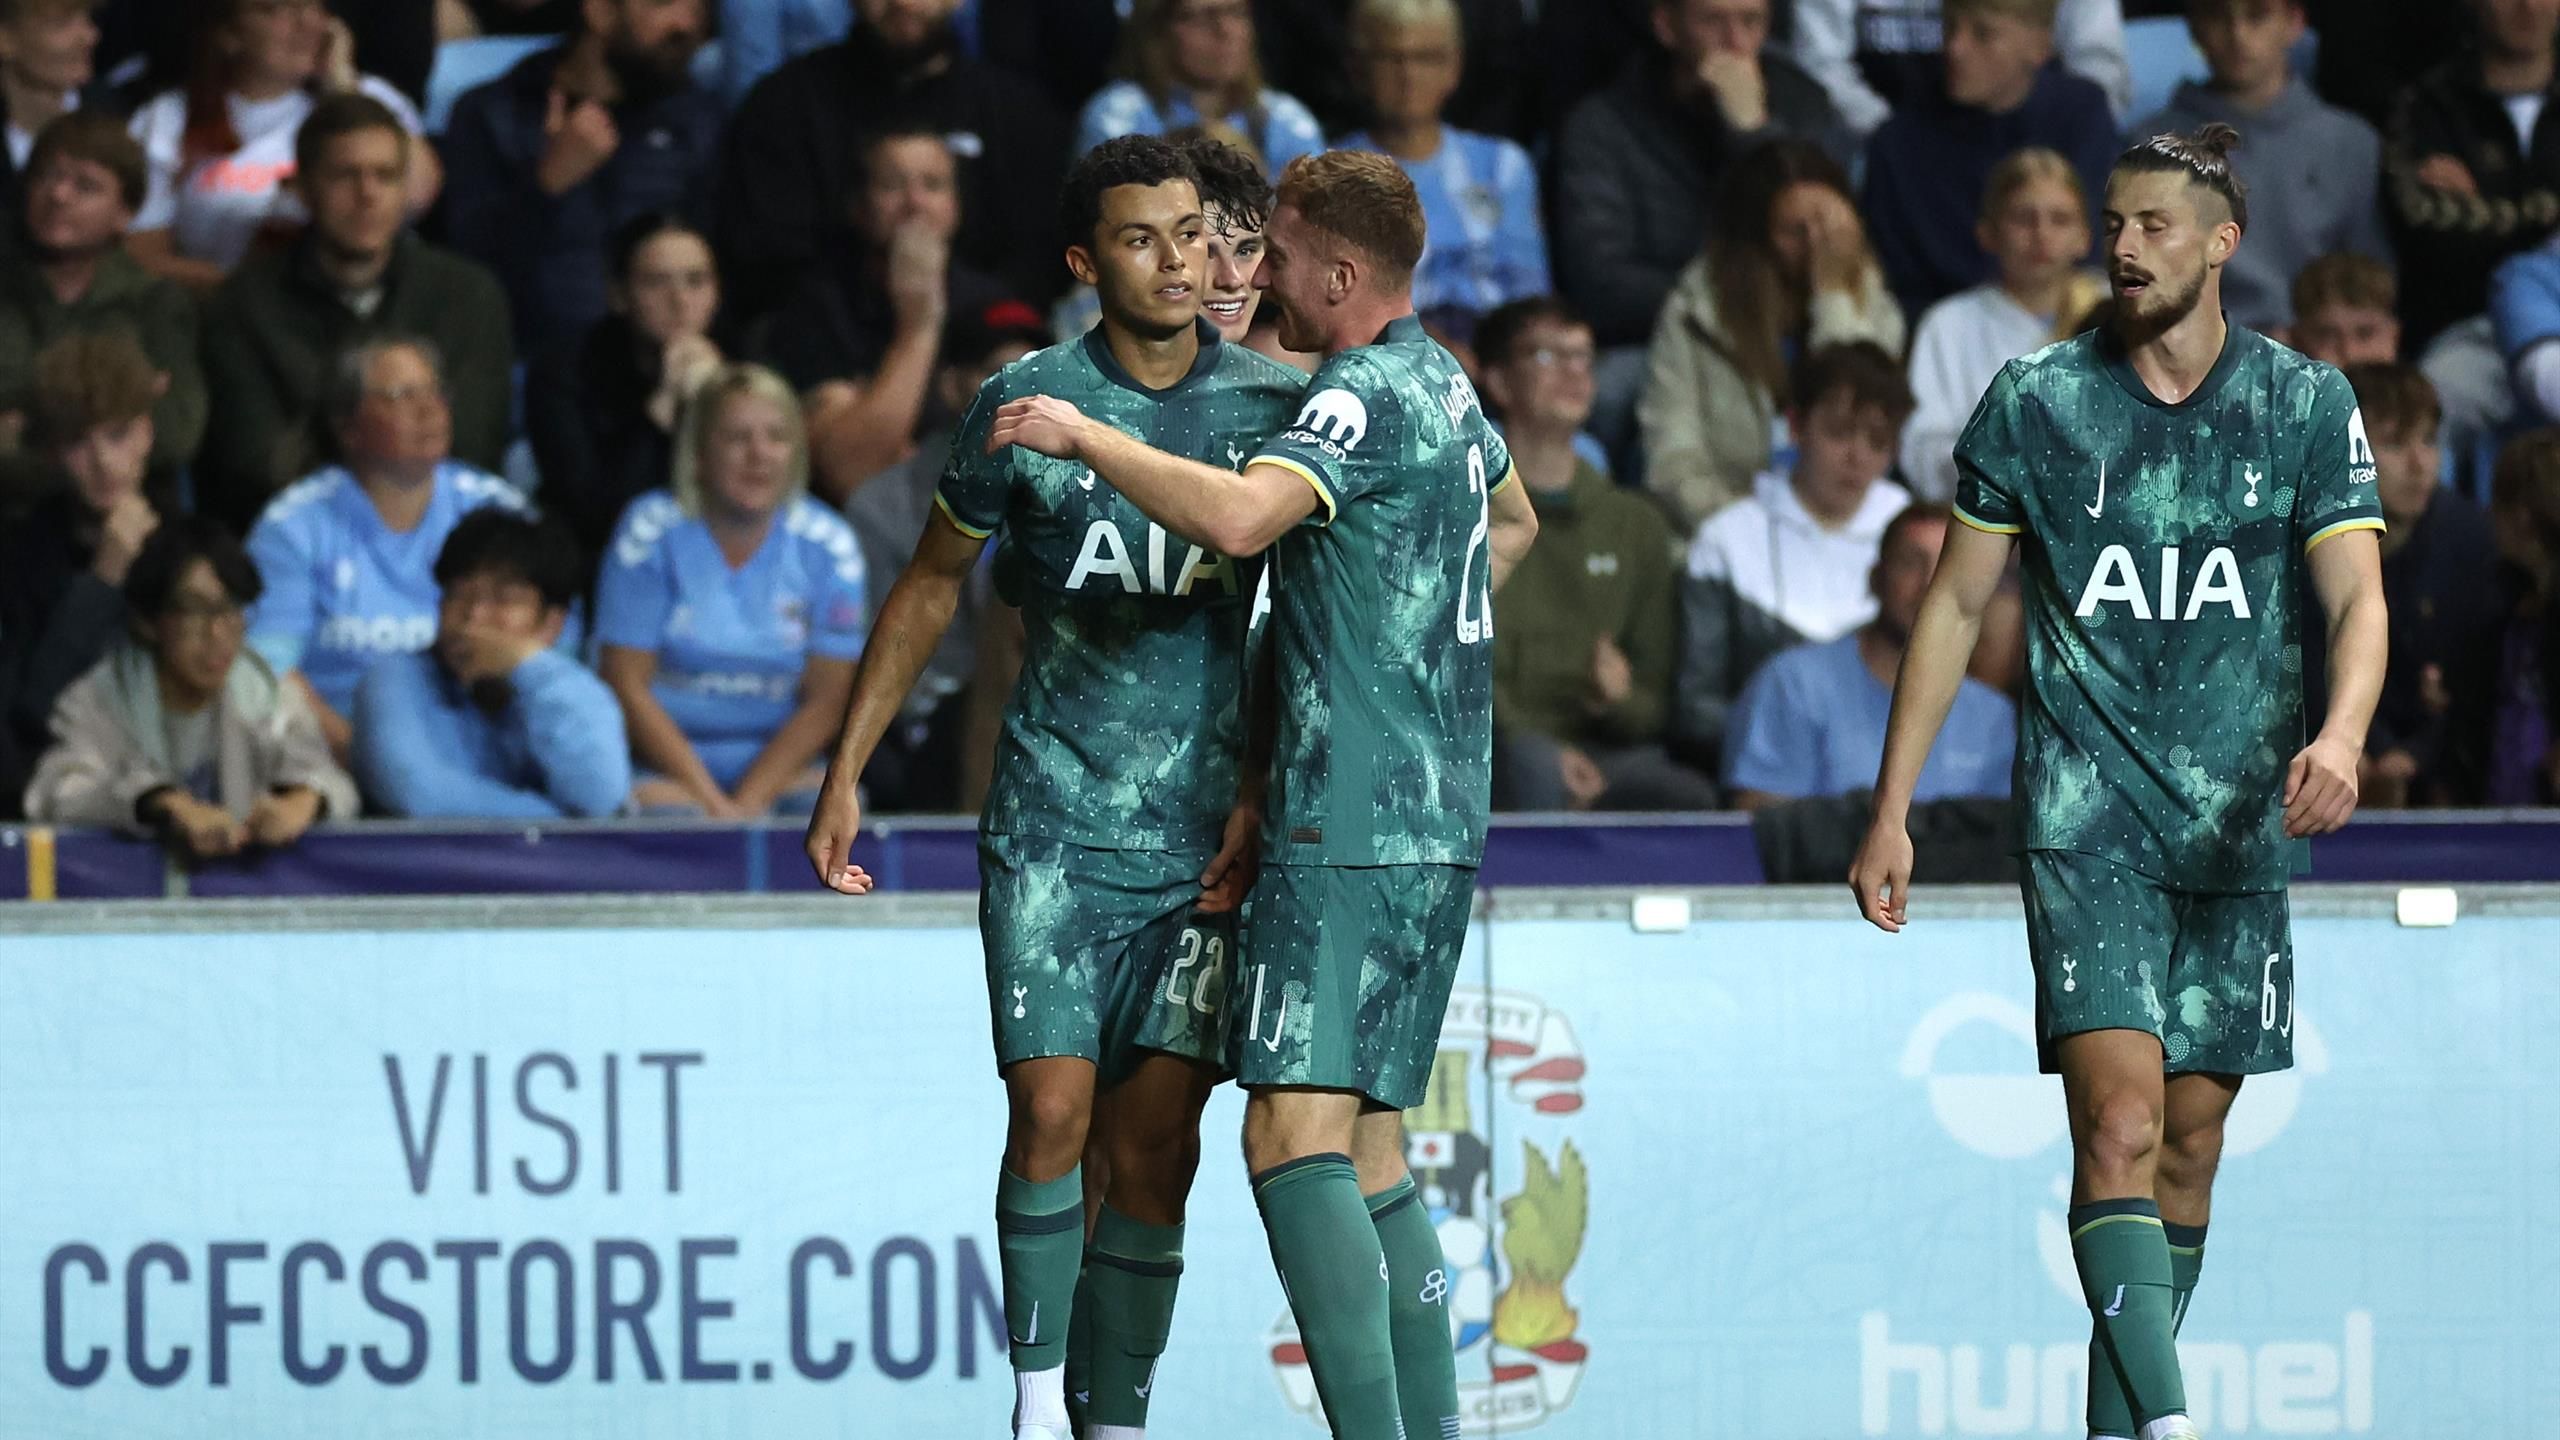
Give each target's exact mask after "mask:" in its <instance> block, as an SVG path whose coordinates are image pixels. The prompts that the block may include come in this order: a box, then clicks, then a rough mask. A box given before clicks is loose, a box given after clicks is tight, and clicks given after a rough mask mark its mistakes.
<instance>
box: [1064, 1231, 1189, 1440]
mask: <svg viewBox="0 0 2560 1440" xmlns="http://www.w3.org/2000/svg"><path fill="white" fill-rule="evenodd" d="M1085 1277H1086V1283H1087V1286H1088V1291H1089V1293H1090V1295H1091V1297H1092V1301H1093V1303H1092V1306H1091V1309H1092V1318H1093V1369H1092V1372H1091V1388H1090V1390H1089V1391H1088V1392H1087V1393H1088V1395H1089V1396H1090V1398H1089V1399H1088V1400H1087V1401H1086V1402H1085V1419H1086V1423H1088V1424H1091V1425H1125V1426H1128V1427H1130V1428H1132V1429H1144V1428H1145V1427H1146V1423H1147V1400H1148V1397H1150V1396H1151V1395H1153V1394H1154V1393H1155V1388H1156V1362H1157V1361H1158V1360H1160V1359H1162V1358H1163V1356H1164V1348H1165V1343H1166V1341H1167V1340H1169V1339H1170V1338H1171V1337H1172V1335H1173V1299H1174V1293H1175V1291H1176V1290H1178V1289H1179V1288H1180V1287H1181V1285H1182V1227H1181V1226H1179V1225H1150V1224H1147V1223H1146V1222H1145V1221H1142V1220H1132V1219H1130V1218H1129V1217H1128V1216H1126V1215H1123V1214H1121V1213H1120V1212H1119V1211H1117V1210H1114V1209H1112V1208H1111V1207H1110V1206H1109V1205H1105V1206H1103V1207H1102V1218H1101V1219H1100V1221H1098V1222H1097V1223H1096V1224H1095V1225H1094V1227H1093V1243H1092V1244H1091V1245H1090V1246H1089V1247H1087V1249H1086V1251H1085ZM1085 1311H1086V1307H1085V1305H1084V1304H1083V1303H1082V1302H1078V1304H1077V1307H1076V1320H1077V1323H1079V1324H1082V1323H1083V1322H1084V1320H1085Z"/></svg>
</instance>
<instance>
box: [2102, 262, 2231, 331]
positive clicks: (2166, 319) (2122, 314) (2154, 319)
mask: <svg viewBox="0 0 2560 1440" xmlns="http://www.w3.org/2000/svg"><path fill="white" fill-rule="evenodd" d="M2208 273H2210V272H2207V271H2202V270H2199V271H2197V272H2196V278H2195V279H2194V280H2192V281H2190V282H2188V284H2187V288H2186V289H2184V290H2181V291H2178V292H2176V293H2174V294H2171V295H2170V296H2169V297H2168V299H2167V301H2166V302H2165V303H2163V304H2161V305H2158V306H2156V307H2155V306H2150V305H2145V304H2143V303H2141V300H2135V301H2133V302H2132V303H2130V304H2128V303H2127V302H2126V301H2124V300H2123V299H2122V298H2118V299H2117V300H2116V301H2115V312H2116V335H2117V336H2118V338H2120V339H2122V340H2123V341H2124V343H2125V348H2127V349H2131V348H2132V347H2134V346H2136V345H2140V344H2143V343H2145V342H2147V341H2151V340H2156V339H2158V338H2160V337H2161V336H2163V335H2165V334H2167V333H2169V331H2171V330H2173V329H2175V328H2176V327H2177V325H2178V322H2179V321H2182V320H2184V319H2186V318H2187V317H2188V316H2190V315H2193V314H2194V313H2196V306H2197V305H2198V304H2199V303H2201V302H2202V301H2203V299H2204V281H2205V276H2206V275H2207V274H2208ZM2159 288H2160V280H2159V277H2157V276H2154V277H2153V278H2152V281H2151V289H2153V290H2155V291H2156V290H2158V289H2159ZM2143 298H2146V299H2147V298H2149V297H2148V296H2145V297H2143Z"/></svg>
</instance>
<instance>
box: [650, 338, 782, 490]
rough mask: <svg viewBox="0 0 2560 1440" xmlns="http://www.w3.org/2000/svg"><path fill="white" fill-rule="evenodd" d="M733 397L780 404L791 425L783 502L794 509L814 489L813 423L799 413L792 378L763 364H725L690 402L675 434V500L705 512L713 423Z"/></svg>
mask: <svg viewBox="0 0 2560 1440" xmlns="http://www.w3.org/2000/svg"><path fill="white" fill-rule="evenodd" d="M733 400H762V401H765V402H767V403H769V404H771V405H772V406H773V407H774V408H775V409H777V410H780V411H781V412H782V414H783V418H784V423H786V424H787V425H789V426H790V429H791V489H790V492H789V493H788V494H786V495H784V496H783V499H782V505H781V507H780V508H782V509H786V510H787V509H789V508H790V507H791V504H792V502H793V501H795V500H798V499H799V498H800V497H801V496H803V495H805V494H807V493H808V492H809V424H808V421H807V420H806V419H805V418H804V417H803V416H802V415H801V413H800V397H799V395H798V394H797V393H796V392H794V391H793V390H792V388H791V382H790V381H788V380H785V379H783V378H782V377H781V376H779V375H777V374H775V373H774V372H772V371H771V370H768V369H766V368H765V367H764V366H762V365H724V366H722V367H720V369H719V370H718V372H716V373H715V374H713V375H712V377H711V378H710V379H709V380H706V381H704V382H703V385H702V388H701V389H700V390H697V391H695V392H694V395H693V399H691V400H690V401H688V402H686V404H685V407H684V423H683V425H682V426H681V427H680V430H679V433H678V434H677V436H676V453H675V465H674V471H673V475H672V477H671V479H672V483H673V486H674V489H675V492H676V504H677V505H679V506H681V507H682V508H683V510H684V513H686V514H687V515H691V516H693V517H695V518H696V519H699V518H701V515H702V501H703V480H704V478H705V476H704V472H705V469H706V467H705V465H704V461H703V452H704V451H705V450H707V449H709V448H710V445H711V428H712V427H713V426H714V425H717V424H719V423H720V415H721V412H722V411H724V410H726V409H727V408H728V406H729V402H731V401H733Z"/></svg>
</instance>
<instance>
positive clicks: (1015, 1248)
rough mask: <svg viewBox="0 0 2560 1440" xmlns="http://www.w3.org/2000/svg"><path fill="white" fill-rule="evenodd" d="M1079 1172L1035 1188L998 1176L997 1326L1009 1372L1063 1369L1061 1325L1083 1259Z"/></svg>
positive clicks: (1010, 1175)
mask: <svg viewBox="0 0 2560 1440" xmlns="http://www.w3.org/2000/svg"><path fill="white" fill-rule="evenodd" d="M1082 1171H1083V1167H1082V1166H1078V1167H1076V1168H1075V1169H1073V1170H1069V1171H1068V1172H1067V1173H1066V1174H1064V1175H1061V1176H1059V1177H1058V1178H1057V1179H1055V1180H1050V1181H1045V1182H1043V1183H1041V1184H1038V1185H1034V1184H1032V1183H1031V1182H1030V1181H1028V1180H1025V1179H1023V1178H1021V1177H1020V1176H1018V1175H1016V1174H1014V1173H1013V1172H1012V1171H1011V1170H1007V1171H1005V1172H1003V1176H1002V1178H1001V1179H999V1180H998V1181H997V1182H996V1247H997V1249H998V1250H999V1251H1000V1252H1001V1253H1002V1255H1003V1257H1004V1324H1005V1335H1006V1338H1008V1339H1009V1340H1011V1341H1012V1342H1013V1368H1014V1369H1016V1370H1056V1369H1058V1368H1060V1367H1062V1366H1064V1365H1065V1364H1066V1363H1067V1319H1068V1316H1069V1314H1070V1313H1071V1312H1072V1311H1073V1310H1074V1308H1075V1295H1076V1266H1077V1264H1078V1262H1079V1261H1080V1259H1081V1258H1082V1256H1083V1254H1084V1177H1083V1173H1082Z"/></svg>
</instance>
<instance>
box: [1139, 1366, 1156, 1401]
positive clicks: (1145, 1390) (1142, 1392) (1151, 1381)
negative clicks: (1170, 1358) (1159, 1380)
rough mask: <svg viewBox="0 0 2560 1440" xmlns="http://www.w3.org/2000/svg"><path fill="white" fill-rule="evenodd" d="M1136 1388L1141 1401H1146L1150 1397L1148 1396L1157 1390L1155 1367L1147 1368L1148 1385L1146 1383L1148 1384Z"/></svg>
mask: <svg viewBox="0 0 2560 1440" xmlns="http://www.w3.org/2000/svg"><path fill="white" fill-rule="evenodd" d="M1134 1388H1135V1389H1136V1390H1137V1392H1138V1398H1139V1399H1141V1400H1144V1399H1146V1398H1147V1396H1148V1394H1149V1393H1150V1392H1152V1391H1153V1390H1154V1389H1155V1388H1156V1367H1154V1366H1153V1365H1150V1366H1148V1367H1147V1383H1146V1384H1144V1385H1140V1386H1136V1387H1134Z"/></svg>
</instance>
